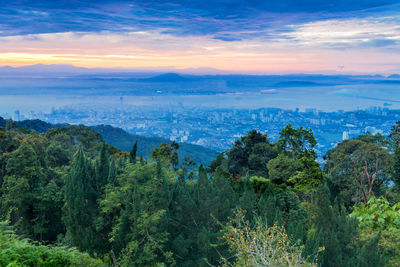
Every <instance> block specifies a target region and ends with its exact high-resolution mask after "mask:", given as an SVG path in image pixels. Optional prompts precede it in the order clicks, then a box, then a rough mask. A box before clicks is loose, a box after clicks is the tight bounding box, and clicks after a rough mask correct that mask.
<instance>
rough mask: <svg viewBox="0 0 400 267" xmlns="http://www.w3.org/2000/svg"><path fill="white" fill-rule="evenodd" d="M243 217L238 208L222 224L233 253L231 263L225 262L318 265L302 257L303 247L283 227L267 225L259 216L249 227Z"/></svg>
mask: <svg viewBox="0 0 400 267" xmlns="http://www.w3.org/2000/svg"><path fill="white" fill-rule="evenodd" d="M244 218H245V216H244V212H242V211H240V210H239V211H238V212H236V217H235V218H234V219H233V220H231V221H230V222H229V223H228V225H227V226H226V228H225V233H224V235H223V238H224V239H225V240H226V241H227V243H228V244H229V247H230V249H231V251H232V252H233V253H235V255H234V257H235V262H234V263H233V264H232V263H229V261H228V259H224V262H225V265H226V266H230V265H232V266H277V267H278V266H282V267H283V266H292V267H295V266H317V265H316V264H315V263H311V262H307V260H306V259H305V258H303V257H302V248H301V247H300V246H299V245H297V244H292V243H291V241H290V237H289V236H288V235H287V234H286V231H285V228H284V227H281V226H277V225H274V226H272V227H268V226H267V224H266V223H262V222H261V220H258V221H257V223H256V225H255V226H254V227H252V226H251V225H250V223H249V222H248V221H246V220H245V219H244ZM320 250H321V249H320Z"/></svg>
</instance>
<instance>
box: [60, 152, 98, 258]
mask: <svg viewBox="0 0 400 267" xmlns="http://www.w3.org/2000/svg"><path fill="white" fill-rule="evenodd" d="M87 164H88V161H87V160H86V157H85V155H84V152H83V151H82V149H79V150H78V152H76V153H75V155H74V159H73V162H72V167H71V171H70V173H69V174H68V176H67V179H66V183H65V209H64V217H63V221H64V223H65V227H66V229H67V237H69V238H70V240H71V242H72V244H73V245H74V246H77V247H78V248H79V249H80V250H81V251H91V249H92V246H93V242H92V240H90V233H92V232H93V229H92V227H93V218H94V214H95V206H96V203H95V197H94V190H93V187H92V184H91V177H90V176H89V172H88V166H87Z"/></svg>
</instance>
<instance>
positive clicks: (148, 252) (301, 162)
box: [0, 122, 400, 267]
mask: <svg viewBox="0 0 400 267" xmlns="http://www.w3.org/2000/svg"><path fill="white" fill-rule="evenodd" d="M139 142H140V141H139ZM139 142H138V144H137V145H133V146H132V147H131V148H130V152H129V153H126V152H122V151H121V150H119V149H118V148H115V147H113V146H111V145H108V144H106V143H105V142H104V140H103V138H102V137H101V135H100V134H99V133H96V132H95V131H93V130H91V129H90V128H87V127H84V126H68V127H62V128H58V129H50V130H48V131H47V132H43V133H37V132H35V131H29V130H26V129H18V128H14V125H13V124H12V123H10V122H9V123H8V124H7V125H6V127H5V128H0V184H1V186H0V210H1V216H2V218H1V220H2V221H3V222H2V224H1V229H0V248H1V249H0V262H1V264H2V265H5V266H7V265H8V264H13V265H10V266H20V265H24V264H25V266H36V265H39V264H37V262H39V261H40V262H41V264H42V266H60V265H69V266H80V264H81V265H82V264H83V265H84V266H90V265H91V266H102V265H106V266H107V265H109V266H335V267H336V266H360V267H361V266H399V264H400V249H399V248H400V238H399V236H400V235H399V234H400V204H399V201H400V178H399V177H400V124H397V125H396V126H394V127H393V132H392V135H391V136H390V138H384V137H383V136H380V135H371V134H366V135H363V136H360V137H359V138H357V139H352V140H346V141H343V142H342V143H340V144H339V145H338V146H337V147H335V148H334V149H332V150H331V151H329V152H328V153H327V155H326V156H325V160H326V164H325V166H324V169H322V168H321V166H320V165H319V164H318V163H317V162H316V153H315V151H314V147H315V146H316V140H315V138H314V135H313V132H312V131H311V130H308V129H304V128H298V129H295V128H293V127H292V126H291V125H288V126H287V127H285V128H284V129H282V131H281V133H280V137H279V139H278V140H277V142H275V143H273V142H271V141H270V140H269V139H268V137H267V136H266V135H264V134H261V133H259V132H257V131H251V132H249V133H248V134H247V135H246V136H243V137H242V138H241V139H239V140H237V141H236V143H235V144H234V145H233V146H232V147H231V149H229V150H228V151H226V152H224V153H221V154H219V155H218V156H217V157H216V158H215V160H214V161H213V162H212V163H211V164H210V165H209V166H203V165H200V166H199V167H197V166H196V164H195V162H193V160H191V159H189V158H182V157H180V156H179V153H178V152H179V150H180V149H181V147H180V145H179V144H177V143H175V142H173V143H171V144H167V143H163V144H161V145H160V146H159V147H157V148H156V149H154V150H153V152H152V154H151V157H149V158H148V159H147V160H145V159H143V158H141V157H140V155H139V154H138V146H139V145H140V143H139ZM4 251H6V252H4ZM22 251H24V252H22ZM25 252H26V253H25ZM27 255H29V256H27ZM30 259H32V261H29V260H30ZM80 260H81V261H80ZM79 261H80V262H81V263H79V264H78V263H77V262H79Z"/></svg>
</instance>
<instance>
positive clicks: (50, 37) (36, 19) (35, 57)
mask: <svg viewBox="0 0 400 267" xmlns="http://www.w3.org/2000/svg"><path fill="white" fill-rule="evenodd" d="M0 4H1V6H2V8H1V9H0V64H1V65H14V66H20V65H29V64H36V63H44V64H73V65H79V66H85V67H132V68H140V67H174V68H178V69H179V68H190V67H192V68H216V69H224V70H232V71H239V72H240V71H241V72H273V71H277V72H285V71H297V72H298V71H301V70H304V71H314V72H318V71H338V70H340V71H342V70H343V69H344V70H346V71H350V72H398V71H399V70H400V63H398V62H400V58H398V56H396V54H398V50H399V49H398V48H399V44H400V1H393V0H387V1H377V0H369V1H365V0H364V1H363V0H347V1H344V0H339V1H332V0H328V1H308V0H301V1H295V0H281V1H239V0H232V1H228V0H217V1H193V0H192V1H23V0H22V1H11V2H6V1H0ZM110 51H112V52H110ZM391 55H393V56H391ZM366 57H368V60H367V59H366ZM188 59H190V60H188ZM188 61H190V63H191V64H189V62H188Z"/></svg>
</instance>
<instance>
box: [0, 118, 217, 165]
mask: <svg viewBox="0 0 400 267" xmlns="http://www.w3.org/2000/svg"><path fill="white" fill-rule="evenodd" d="M67 126H69V124H51V123H48V122H44V121H41V120H24V121H20V122H16V125H15V127H16V128H27V129H30V130H34V131H36V132H38V133H44V132H47V131H48V130H50V129H60V128H64V127H67ZM0 127H6V120H4V119H3V118H2V117H0ZM89 128H91V129H92V130H93V131H95V132H97V133H99V134H100V135H101V136H102V137H103V139H104V141H105V142H106V143H108V144H109V145H112V146H115V147H117V148H119V149H121V150H123V151H126V152H129V151H130V150H131V149H132V147H133V145H134V144H135V142H136V141H137V142H138V151H137V155H138V156H143V157H144V158H147V159H149V158H151V152H152V151H153V150H154V149H155V148H157V147H158V146H159V145H160V144H162V143H171V141H169V140H167V139H164V138H160V137H145V136H140V135H132V134H130V133H128V132H126V131H124V130H123V129H121V128H116V127H112V126H110V125H98V126H90V127H89ZM179 146H180V148H179V150H178V155H179V158H180V159H181V160H183V159H184V158H185V157H191V158H192V159H194V161H195V162H196V163H198V164H203V165H205V166H208V165H209V164H210V163H211V161H212V160H214V159H215V157H216V155H217V152H216V151H214V150H211V149H208V148H205V147H202V146H199V145H192V144H187V143H179Z"/></svg>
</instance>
